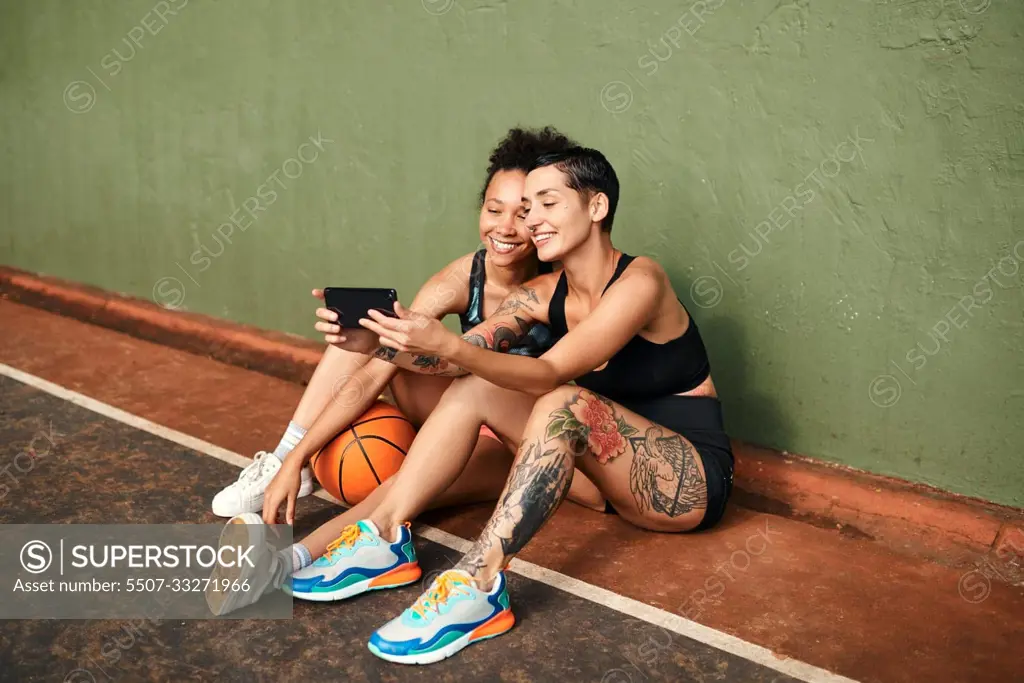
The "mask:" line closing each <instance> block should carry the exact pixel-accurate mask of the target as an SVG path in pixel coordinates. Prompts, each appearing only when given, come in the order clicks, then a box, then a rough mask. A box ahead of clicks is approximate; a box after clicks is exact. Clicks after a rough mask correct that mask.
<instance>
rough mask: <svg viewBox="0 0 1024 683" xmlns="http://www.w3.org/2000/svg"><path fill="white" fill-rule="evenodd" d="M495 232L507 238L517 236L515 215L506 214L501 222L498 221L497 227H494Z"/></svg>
mask: <svg viewBox="0 0 1024 683" xmlns="http://www.w3.org/2000/svg"><path fill="white" fill-rule="evenodd" d="M494 231H495V232H497V233H499V234H501V235H505V236H506V237H511V236H513V235H515V234H516V217H515V214H506V215H504V216H502V217H501V220H500V221H498V223H497V225H495V226H494Z"/></svg>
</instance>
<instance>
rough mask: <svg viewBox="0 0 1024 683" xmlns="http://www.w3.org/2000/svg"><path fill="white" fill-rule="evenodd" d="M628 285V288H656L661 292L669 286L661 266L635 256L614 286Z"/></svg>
mask: <svg viewBox="0 0 1024 683" xmlns="http://www.w3.org/2000/svg"><path fill="white" fill-rule="evenodd" d="M620 282H621V283H623V284H626V283H629V285H628V286H629V287H630V288H633V287H652V286H653V287H656V288H657V289H659V290H661V289H664V288H665V286H671V285H670V283H669V281H668V274H667V273H666V272H665V269H664V268H662V267H661V264H660V263H658V262H657V261H655V260H654V259H652V258H650V257H647V256H637V257H636V258H634V259H633V262H632V263H630V264H629V267H628V268H626V269H625V270H624V271H623V272H622V276H621V277H620V278H619V279H618V281H617V282H616V283H615V284H619V283H620Z"/></svg>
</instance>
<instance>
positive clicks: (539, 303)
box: [494, 273, 559, 323]
mask: <svg viewBox="0 0 1024 683" xmlns="http://www.w3.org/2000/svg"><path fill="white" fill-rule="evenodd" d="M558 277H559V274H558V273H545V274H543V275H538V276H537V277H535V278H533V279H532V280H527V281H526V282H524V283H523V284H522V285H520V286H519V288H518V289H516V290H515V291H513V292H512V293H511V294H509V295H508V296H507V297H506V298H505V300H504V301H503V302H501V305H500V306H498V310H496V311H495V312H494V315H496V316H497V315H516V316H520V317H523V316H525V317H526V318H528V319H533V320H535V321H537V322H543V323H547V322H548V303H549V302H550V301H551V295H552V294H553V293H554V291H555V285H556V284H558Z"/></svg>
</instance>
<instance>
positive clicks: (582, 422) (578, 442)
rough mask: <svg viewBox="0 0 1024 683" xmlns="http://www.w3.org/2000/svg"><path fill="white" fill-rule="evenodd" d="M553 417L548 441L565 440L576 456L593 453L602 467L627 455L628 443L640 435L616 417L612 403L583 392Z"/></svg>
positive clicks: (547, 435) (549, 427)
mask: <svg viewBox="0 0 1024 683" xmlns="http://www.w3.org/2000/svg"><path fill="white" fill-rule="evenodd" d="M549 417H550V421H549V422H548V428H547V431H546V433H545V440H546V441H550V440H551V439H557V438H559V437H562V438H565V439H566V440H567V441H568V442H569V444H570V447H571V448H572V450H573V453H574V454H575V455H582V454H583V453H584V452H586V451H587V450H588V449H589V450H590V452H591V453H592V454H593V455H594V457H595V458H596V459H597V461H598V462H599V463H601V464H604V463H607V462H608V461H609V460H612V459H614V458H617V457H618V456H620V455H622V454H623V453H625V452H626V447H627V446H628V445H629V442H628V441H627V439H628V438H629V437H631V436H633V435H634V434H636V433H637V432H638V430H637V429H636V428H635V427H633V426H631V425H629V424H627V423H626V421H625V419H623V417H622V416H621V415H619V416H616V415H615V411H614V410H613V409H612V404H611V401H608V400H606V399H603V398H601V397H600V396H597V395H596V394H593V393H591V392H589V391H580V392H579V393H578V394H577V395H576V396H575V397H574V398H573V399H572V400H571V401H570V402H569V403H567V404H566V406H565V407H564V408H559V409H558V410H556V411H554V412H553V413H551V415H550V416H549Z"/></svg>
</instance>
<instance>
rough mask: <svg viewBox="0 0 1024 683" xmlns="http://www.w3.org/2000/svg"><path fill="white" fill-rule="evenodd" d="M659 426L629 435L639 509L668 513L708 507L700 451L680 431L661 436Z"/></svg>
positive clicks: (631, 478) (633, 485)
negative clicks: (642, 432)
mask: <svg viewBox="0 0 1024 683" xmlns="http://www.w3.org/2000/svg"><path fill="white" fill-rule="evenodd" d="M662 434H664V431H663V430H662V429H661V428H660V427H657V426H654V427H651V428H650V429H648V430H647V433H646V434H645V435H644V436H637V437H630V439H629V442H630V445H631V446H632V447H633V452H634V455H633V463H632V464H631V465H630V469H629V488H630V490H631V491H632V492H633V498H634V499H635V500H636V505H637V508H638V509H639V510H640V512H645V511H646V510H647V509H651V510H653V511H654V512H660V513H662V514H665V515H668V516H669V517H678V516H679V515H683V514H686V513H687V512H690V511H692V510H699V509H701V508H705V507H707V504H708V487H707V482H705V481H704V478H703V477H702V476H701V474H700V468H699V467H698V466H697V458H698V457H699V456H698V455H697V451H696V450H695V449H694V448H693V446H691V445H690V444H688V443H687V442H686V441H683V438H682V437H681V436H678V435H673V436H662Z"/></svg>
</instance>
